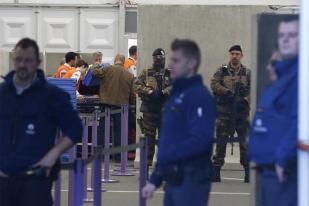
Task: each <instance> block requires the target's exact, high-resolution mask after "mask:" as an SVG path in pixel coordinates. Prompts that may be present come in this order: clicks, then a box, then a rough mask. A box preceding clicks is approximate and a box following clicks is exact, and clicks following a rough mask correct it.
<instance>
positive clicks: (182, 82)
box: [173, 74, 203, 91]
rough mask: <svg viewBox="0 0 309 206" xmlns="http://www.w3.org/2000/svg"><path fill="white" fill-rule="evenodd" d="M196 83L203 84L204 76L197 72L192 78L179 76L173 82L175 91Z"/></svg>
mask: <svg viewBox="0 0 309 206" xmlns="http://www.w3.org/2000/svg"><path fill="white" fill-rule="evenodd" d="M195 84H199V85H200V84H203V78H202V76H201V75H199V74H197V75H194V76H193V77H191V78H179V79H176V80H175V81H174V82H173V91H180V90H183V89H185V88H188V87H190V86H192V85H195Z"/></svg>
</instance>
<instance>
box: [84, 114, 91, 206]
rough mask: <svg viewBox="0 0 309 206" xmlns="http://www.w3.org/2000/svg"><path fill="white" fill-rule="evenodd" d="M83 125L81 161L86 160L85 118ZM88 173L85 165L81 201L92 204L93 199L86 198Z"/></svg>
mask: <svg viewBox="0 0 309 206" xmlns="http://www.w3.org/2000/svg"><path fill="white" fill-rule="evenodd" d="M83 124H84V133H83V142H82V159H83V160H87V158H88V123H87V117H84V118H83ZM87 176H88V171H87V165H85V166H84V167H83V184H82V185H83V200H84V202H92V201H93V199H90V198H88V191H87V182H88V181H87V178H88V177H87Z"/></svg>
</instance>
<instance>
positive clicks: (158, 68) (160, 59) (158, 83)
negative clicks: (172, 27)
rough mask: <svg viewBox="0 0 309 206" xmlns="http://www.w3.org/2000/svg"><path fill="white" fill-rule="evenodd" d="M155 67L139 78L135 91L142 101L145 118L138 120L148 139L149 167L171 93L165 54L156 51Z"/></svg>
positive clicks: (159, 50) (154, 57)
mask: <svg viewBox="0 0 309 206" xmlns="http://www.w3.org/2000/svg"><path fill="white" fill-rule="evenodd" d="M152 56H153V66H152V68H150V69H145V70H143V71H142V73H141V74H140V75H139V76H138V78H137V79H136V82H135V86H134V90H135V92H136V93H137V94H138V96H139V97H140V98H141V100H142V105H141V108H140V111H141V112H142V113H143V117H142V118H140V119H138V123H139V125H140V128H141V131H142V133H143V134H144V135H145V136H147V137H148V157H147V159H148V165H152V159H153V156H154V152H155V139H156V134H157V129H158V130H159V126H160V120H161V110H162V108H163V105H164V103H165V101H166V99H167V97H168V96H169V93H170V84H171V80H170V75H169V71H168V70H167V69H165V52H164V50H163V49H161V48H158V49H156V50H155V51H154V52H153V54H152Z"/></svg>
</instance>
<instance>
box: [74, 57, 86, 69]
mask: <svg viewBox="0 0 309 206" xmlns="http://www.w3.org/2000/svg"><path fill="white" fill-rule="evenodd" d="M82 66H84V67H86V68H87V67H88V64H87V62H85V61H84V60H82V59H80V60H78V61H77V63H76V67H82Z"/></svg>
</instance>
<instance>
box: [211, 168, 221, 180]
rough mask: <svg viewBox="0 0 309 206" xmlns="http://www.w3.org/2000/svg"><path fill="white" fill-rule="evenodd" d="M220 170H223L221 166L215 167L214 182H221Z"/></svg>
mask: <svg viewBox="0 0 309 206" xmlns="http://www.w3.org/2000/svg"><path fill="white" fill-rule="evenodd" d="M220 170H221V168H220V167H214V169H213V174H212V178H211V181H212V182H221V174H220Z"/></svg>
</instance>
